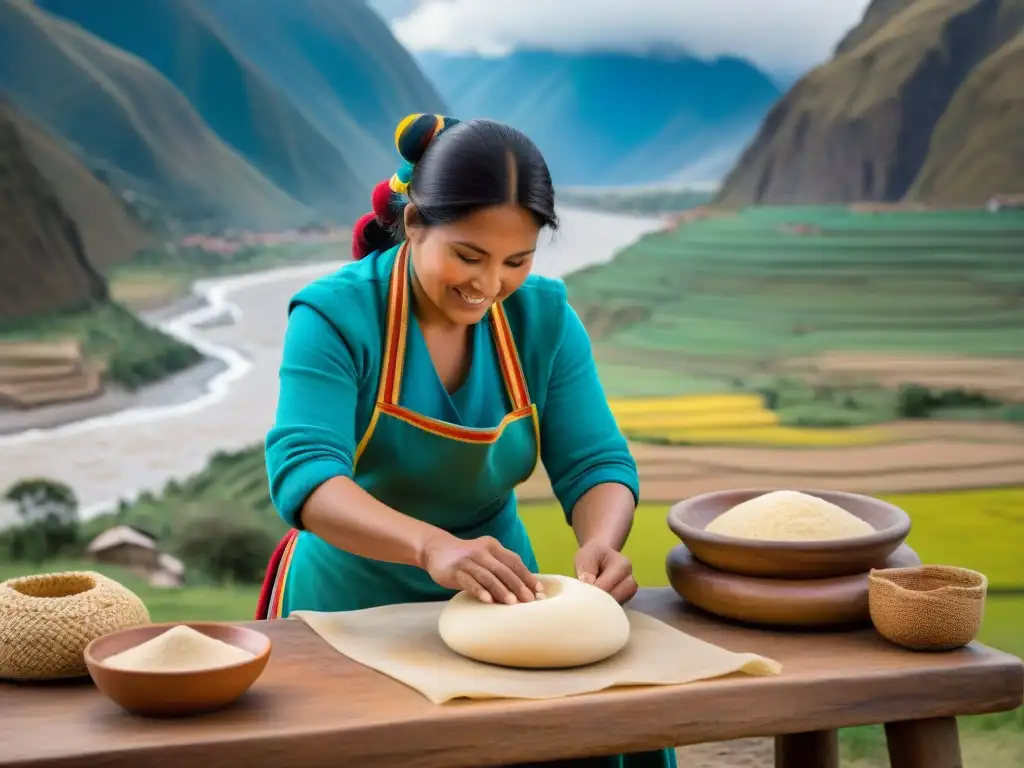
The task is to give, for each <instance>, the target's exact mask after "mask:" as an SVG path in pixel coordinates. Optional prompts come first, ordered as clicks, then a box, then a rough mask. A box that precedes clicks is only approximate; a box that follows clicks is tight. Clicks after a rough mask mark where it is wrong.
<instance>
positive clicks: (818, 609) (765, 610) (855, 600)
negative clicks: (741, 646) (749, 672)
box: [665, 544, 921, 629]
mask: <svg viewBox="0 0 1024 768" xmlns="http://www.w3.org/2000/svg"><path fill="white" fill-rule="evenodd" d="M883 563H884V565H882V566H881V567H883V568H903V567H907V566H915V565H920V563H921V559H920V558H919V557H918V556H917V554H916V553H915V552H914V550H912V549H911V548H910V547H908V546H907V545H906V544H904V545H903V546H902V547H900V548H899V549H897V550H896V551H895V552H894V553H893V554H891V555H890V556H889V557H888V558H886V559H885V560H884V561H883ZM665 571H666V573H667V574H668V580H669V583H670V584H671V585H672V588H673V589H674V590H675V591H676V593H677V594H678V595H679V596H680V597H682V598H683V599H684V600H686V602H688V603H691V604H692V605H695V606H697V607H698V608H701V609H703V610H705V611H707V612H708V613H713V614H715V615H716V616H721V617H723V618H726V619H735V620H737V621H743V622H747V623H748V624H759V625H766V626H777V627H801V628H804V629H809V628H812V627H814V628H822V627H834V626H847V625H855V624H865V625H866V624H869V623H870V622H871V612H870V603H869V599H868V595H869V585H868V581H869V578H868V574H867V573H859V574H856V575H853V576H834V577H831V578H826V579H763V578H758V577H756V576H739V575H737V574H735V573H726V572H724V571H718V570H715V569H714V568H711V567H710V566H707V565H704V563H702V562H700V561H699V560H697V559H696V558H695V557H694V556H693V555H692V554H690V552H689V550H687V549H686V545H684V544H679V545H677V546H676V547H674V548H673V549H672V551H670V552H669V553H668V557H667V558H666V559H665Z"/></svg>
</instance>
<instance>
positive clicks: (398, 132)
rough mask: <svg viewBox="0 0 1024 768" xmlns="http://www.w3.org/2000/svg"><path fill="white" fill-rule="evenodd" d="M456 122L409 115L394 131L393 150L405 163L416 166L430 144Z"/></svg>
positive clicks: (420, 115)
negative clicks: (395, 150)
mask: <svg viewBox="0 0 1024 768" xmlns="http://www.w3.org/2000/svg"><path fill="white" fill-rule="evenodd" d="M458 122H459V121H458V120H456V119H455V118H454V117H445V116H444V115H425V114H415V115H409V116H408V117H406V118H405V119H403V120H402V122H400V123H399V124H398V127H397V128H396V129H395V148H396V149H397V150H398V154H400V155H401V156H402V158H403V159H404V160H405V161H406V162H407V163H409V164H410V165H416V163H418V162H419V161H420V159H421V158H422V157H423V153H424V152H426V151H427V147H429V146H430V142H432V141H433V140H434V139H436V138H437V137H438V136H440V135H441V134H442V133H443V132H444V131H445V130H447V129H448V128H451V127H452V126H453V125H456V124H458Z"/></svg>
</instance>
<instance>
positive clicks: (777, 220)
mask: <svg viewBox="0 0 1024 768" xmlns="http://www.w3.org/2000/svg"><path fill="white" fill-rule="evenodd" d="M793 224H804V225H808V229H807V230H806V232H805V233H804V234H794V232H793V230H792V227H790V226H789V225H793ZM1021 252H1024V213H1022V212H1005V213H1000V214H998V215H995V214H990V213H987V212H985V211H942V212H893V213H875V214H866V213H856V212H852V211H850V210H848V209H846V208H844V207H758V208H751V209H746V210H743V211H741V212H739V213H738V214H737V215H736V216H731V217H721V218H709V219H703V220H700V221H695V222H691V223H688V224H686V225H684V226H681V227H679V228H677V229H676V230H674V231H666V232H658V233H653V234H650V235H648V236H646V237H644V238H642V239H641V240H640V241H638V242H637V243H635V244H634V245H632V246H630V247H628V248H626V249H624V250H623V251H621V252H620V253H619V254H618V255H617V256H616V257H615V258H614V259H613V260H612V261H611V262H609V263H606V264H601V265H596V266H593V267H590V268H587V269H583V270H580V271H579V272H576V273H574V274H572V275H570V276H568V277H567V278H566V286H567V288H568V292H569V297H570V300H571V301H572V303H573V305H574V307H575V308H576V310H577V311H578V312H579V313H580V315H581V317H582V318H583V320H584V322H585V324H586V325H587V327H588V329H589V330H590V333H591V336H592V338H593V341H594V348H595V354H596V357H597V359H598V367H599V370H600V372H601V375H602V379H603V381H604V384H605V387H606V389H607V391H608V393H609V395H611V396H614V397H650V396H666V395H676V394H709V393H716V392H724V393H732V392H739V393H742V392H748V393H749V392H758V391H764V390H765V389H769V388H770V389H779V387H780V386H781V387H782V389H783V390H784V391H783V392H781V393H780V394H781V395H783V396H782V397H781V398H780V400H781V401H783V402H781V403H780V404H779V405H778V406H777V407H774V408H773V410H775V411H776V412H777V413H778V414H779V419H780V424H781V425H782V426H793V427H803V426H810V425H815V426H826V425H830V424H831V425H833V426H836V427H840V426H846V425H851V426H863V425H866V424H870V423H878V422H883V421H886V420H889V419H891V418H892V414H893V413H894V411H895V407H896V404H895V393H893V392H886V391H884V390H882V389H881V388H879V387H873V386H871V384H870V382H845V383H843V384H842V385H840V384H838V383H836V384H835V385H834V386H833V387H832V388H831V392H830V393H829V394H828V395H827V396H825V397H822V396H821V393H820V392H818V391H816V390H815V389H814V388H811V387H809V386H808V385H806V384H803V385H802V384H800V382H788V383H786V382H780V381H779V374H778V364H779V363H780V362H782V361H786V360H792V359H795V358H806V357H813V356H815V355H818V354H822V353H826V352H843V351H845V352H850V353H859V354H864V353H866V354H870V353H912V354H916V355H935V356H942V357H951V356H960V355H962V356H988V357H1012V358H1020V357H1022V356H1024V312H1022V311H1021V308H1022V306H1024V304H1022V302H1024V299H1022V296H1024V261H1022V260H1021V259H1020V258H1019V254H1020V253H1021ZM907 383H911V384H912V383H916V382H912V381H908V382H907ZM992 415H994V416H996V417H1002V416H1001V415H1000V413H997V412H996V411H993V413H992ZM714 437H715V436H714V433H707V434H700V435H697V436H696V439H700V440H712V439H714ZM679 438H680V439H684V438H685V436H683V435H680V436H679Z"/></svg>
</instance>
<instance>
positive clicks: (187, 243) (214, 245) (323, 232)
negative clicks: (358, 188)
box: [178, 227, 352, 256]
mask: <svg viewBox="0 0 1024 768" xmlns="http://www.w3.org/2000/svg"><path fill="white" fill-rule="evenodd" d="M351 237H352V230H351V229H346V228H342V227H325V228H319V227H316V228H314V227H308V228H304V229H289V230H285V231H284V232H226V233H224V234H222V235H217V236H214V235H203V234H195V235H188V236H187V237H184V238H182V239H181V240H180V241H179V242H178V247H180V248H198V249H200V250H202V251H206V252H208V253H217V254H220V255H222V256H231V255H234V254H235V253H238V251H240V250H242V249H243V248H252V247H254V246H261V247H277V246H282V245H317V244H327V243H343V242H348V240H349V239H350V238H351Z"/></svg>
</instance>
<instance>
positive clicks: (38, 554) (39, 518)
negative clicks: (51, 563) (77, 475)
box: [4, 477, 78, 564]
mask: <svg viewBox="0 0 1024 768" xmlns="http://www.w3.org/2000/svg"><path fill="white" fill-rule="evenodd" d="M4 500H5V501H7V502H10V503H11V504H13V505H14V508H15V510H16V511H17V513H18V517H19V518H20V519H21V526H20V527H19V529H18V531H17V533H16V534H15V537H14V539H13V540H12V543H11V550H12V555H13V556H15V557H19V558H23V559H27V560H31V561H32V562H33V563H35V564H39V563H41V562H42V561H43V560H45V559H46V558H48V557H53V556H54V555H56V554H58V553H59V552H61V551H62V550H63V549H65V548H67V547H69V546H72V545H74V544H75V543H77V541H78V499H77V498H76V497H75V493H74V491H72V490H71V488H69V487H68V486H67V485H65V484H64V483H61V482H58V481H56V480H50V479H47V478H37V477H34V478H28V479H25V480H19V481H18V482H16V483H15V484H14V485H12V486H11V487H10V488H8V489H7V490H6V491H5V492H4Z"/></svg>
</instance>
